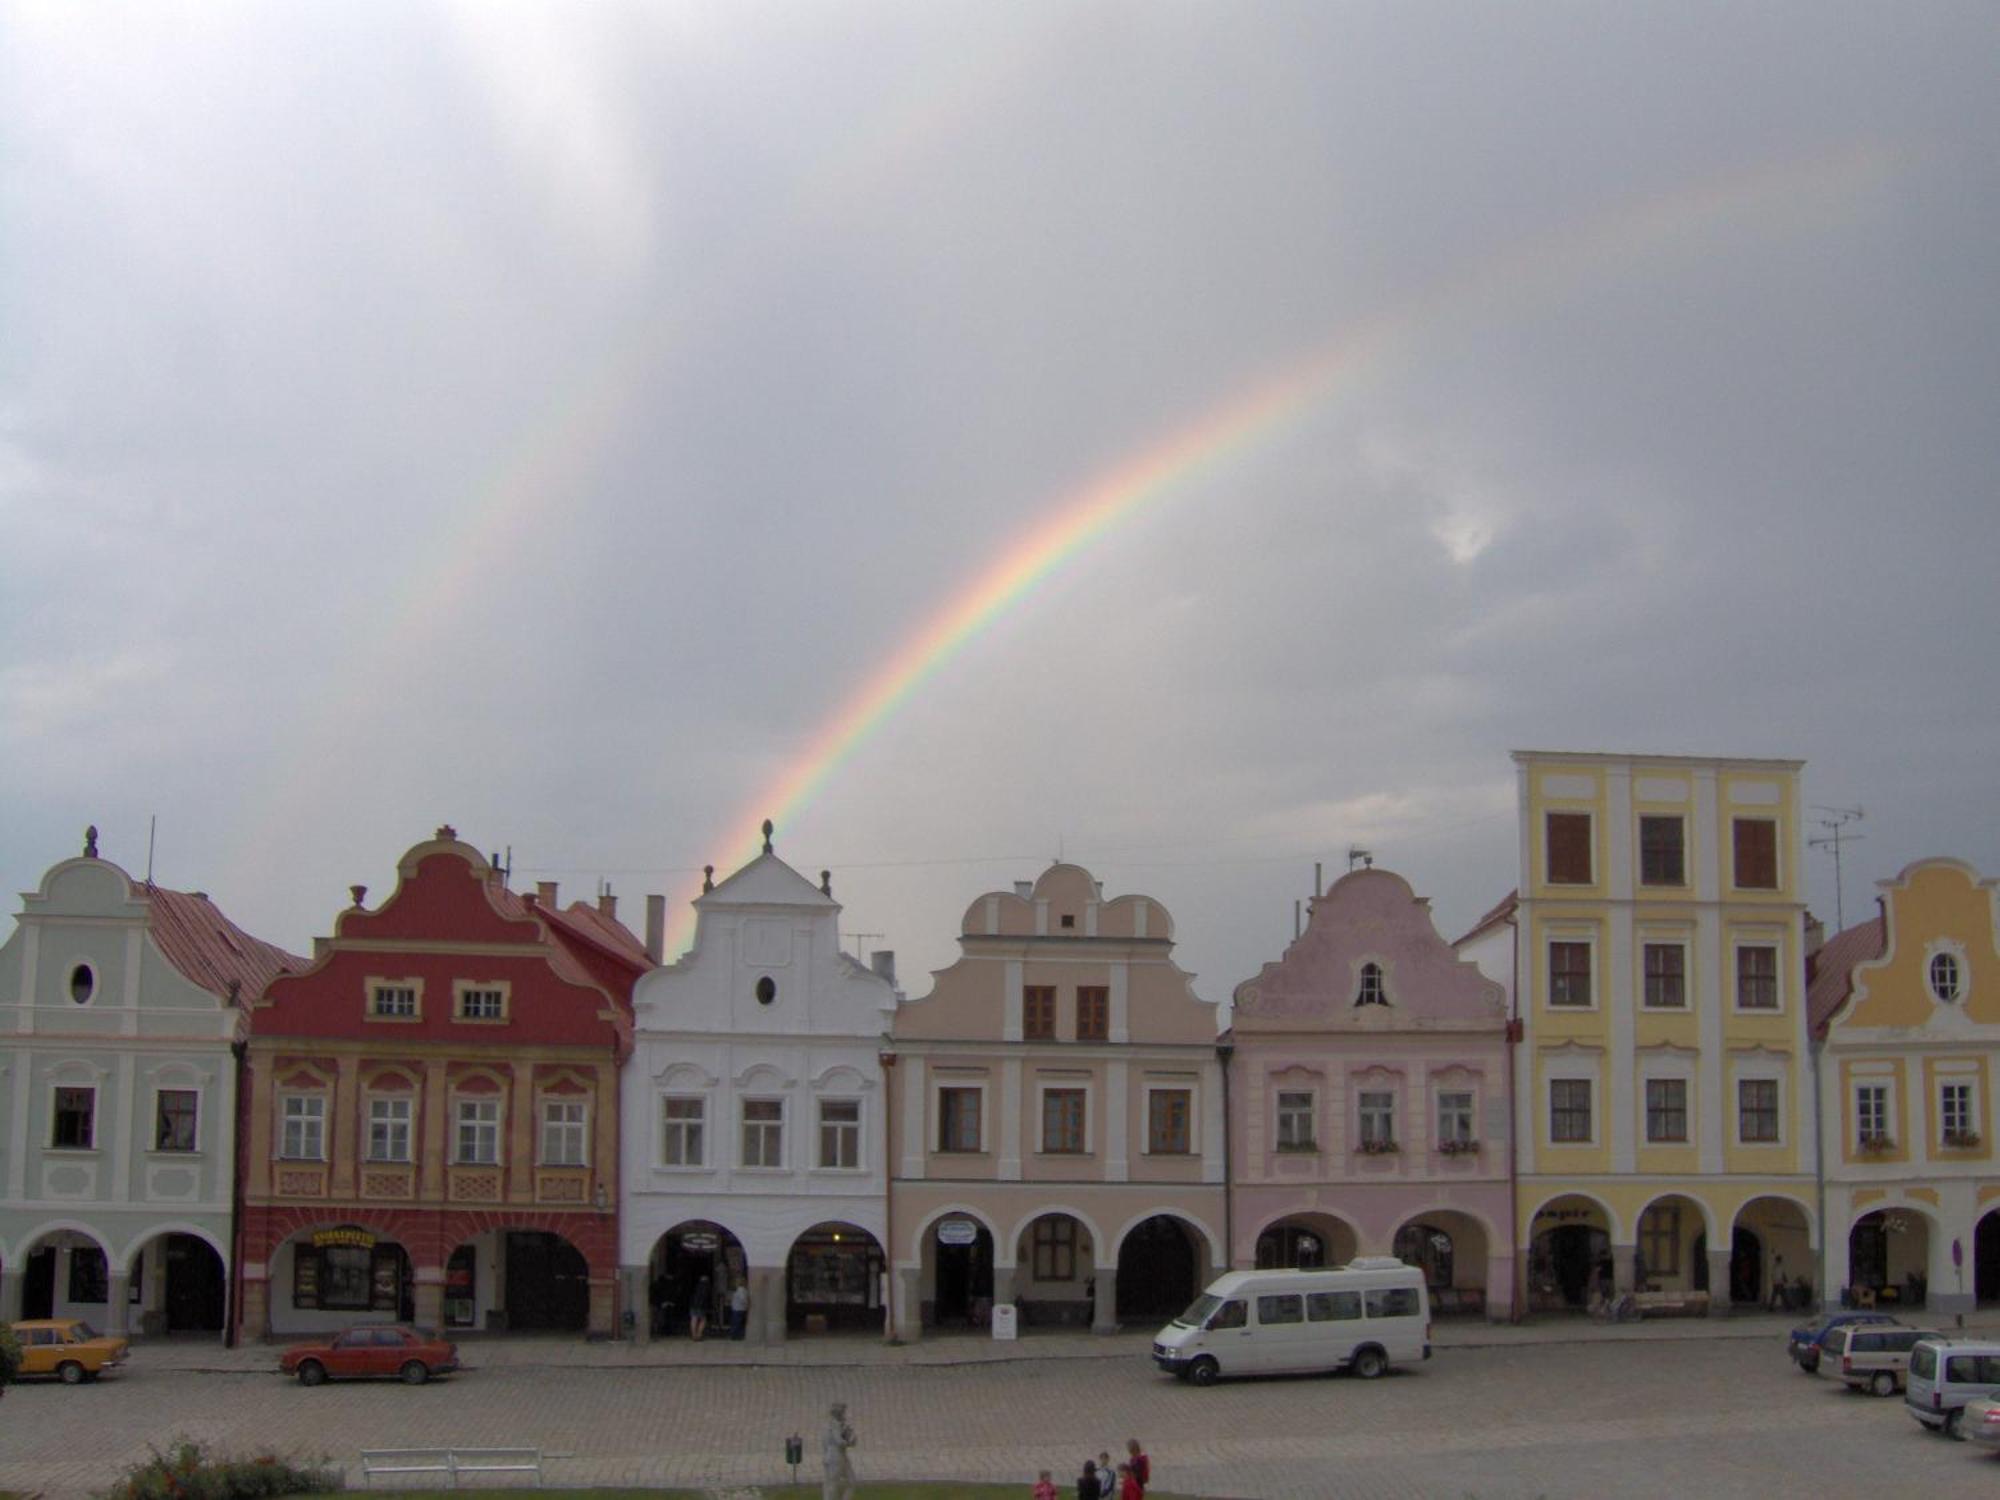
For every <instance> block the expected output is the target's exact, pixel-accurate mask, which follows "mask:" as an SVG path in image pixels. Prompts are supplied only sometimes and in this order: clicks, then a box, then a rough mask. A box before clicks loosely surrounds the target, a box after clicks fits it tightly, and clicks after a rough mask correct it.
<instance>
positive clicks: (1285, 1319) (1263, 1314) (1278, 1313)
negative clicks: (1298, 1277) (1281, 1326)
mask: <svg viewBox="0 0 2000 1500" xmlns="http://www.w3.org/2000/svg"><path fill="white" fill-rule="evenodd" d="M1305 1320H1306V1307H1305V1299H1304V1298H1303V1297H1301V1296H1300V1295H1299V1294H1298V1293H1297V1292H1280V1293H1279V1294H1278V1295H1276V1296H1274V1297H1259V1298H1258V1299H1257V1321H1258V1322H1259V1323H1303V1322H1305Z"/></svg>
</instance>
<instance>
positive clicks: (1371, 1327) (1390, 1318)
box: [1153, 1255, 1431, 1385]
mask: <svg viewBox="0 0 2000 1500" xmlns="http://www.w3.org/2000/svg"><path fill="white" fill-rule="evenodd" d="M1430 1357H1431V1307H1430V1296H1429V1293H1428V1292H1427V1291H1426V1290H1425V1288H1424V1273H1423V1271H1422V1270H1421V1269H1420V1268H1419V1267H1416V1266H1406V1265H1404V1264H1403V1262H1401V1261H1400V1260H1397V1259H1395V1258H1394V1257H1393V1256H1386V1255H1376V1256H1364V1257H1362V1258H1361V1259H1358V1260H1353V1261H1349V1262H1348V1263H1347V1264H1346V1265H1344V1266H1336V1267H1331V1268H1329V1269H1327V1270H1324V1271H1231V1272H1230V1273H1229V1274H1228V1275H1226V1276H1220V1277H1217V1278H1216V1280H1215V1281H1213V1282H1212V1283H1210V1285H1209V1288H1208V1290H1207V1291H1206V1292H1203V1293H1202V1294H1201V1296H1199V1297H1197V1298H1196V1299H1195V1303H1194V1306H1192V1307H1190V1308H1189V1309H1188V1310H1187V1311H1186V1312H1184V1313H1182V1314H1181V1315H1180V1316H1179V1317H1178V1318H1175V1319H1174V1320H1173V1322H1171V1323H1169V1324H1168V1325H1167V1326H1166V1327H1165V1328H1162V1329H1161V1330H1160V1332H1159V1334H1158V1335H1157V1336H1156V1337H1155V1338H1154V1340H1153V1363H1154V1364H1156V1365H1158V1366H1159V1367H1160V1368H1161V1369H1162V1370H1165V1371H1167V1372H1168V1373H1169V1374H1173V1375H1178V1376H1179V1377H1180V1378H1181V1379H1183V1380H1192V1381H1193V1382H1194V1383H1195V1384H1196V1385H1209V1384H1211V1383H1213V1382H1214V1381H1215V1380H1216V1378H1217V1377H1219V1376H1222V1375H1278V1374H1286V1373H1296V1372H1300V1371H1313V1370H1337V1369H1341V1368H1343V1367H1346V1368H1350V1369H1352V1370H1353V1371H1354V1373H1355V1374H1357V1375H1359V1376H1361V1378H1362V1379H1364V1380H1373V1379H1374V1378H1375V1377H1376V1376H1377V1375H1380V1374H1381V1373H1382V1372H1383V1371H1384V1370H1386V1369H1388V1368H1389V1366H1390V1365H1392V1364H1399V1363H1404V1362H1406V1361H1409V1360H1415V1359H1429V1358H1430Z"/></svg>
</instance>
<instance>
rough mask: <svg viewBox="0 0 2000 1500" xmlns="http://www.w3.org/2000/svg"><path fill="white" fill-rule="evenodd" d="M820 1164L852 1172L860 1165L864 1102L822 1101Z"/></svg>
mask: <svg viewBox="0 0 2000 1500" xmlns="http://www.w3.org/2000/svg"><path fill="white" fill-rule="evenodd" d="M819 1164H820V1165H821V1166H822V1167H833V1168H839V1169H851V1168H854V1167H858V1166H860V1165H861V1101H860V1100H859V1099H822V1100H820V1101H819Z"/></svg>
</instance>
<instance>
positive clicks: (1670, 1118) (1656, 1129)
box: [1646, 1078, 1688, 1143]
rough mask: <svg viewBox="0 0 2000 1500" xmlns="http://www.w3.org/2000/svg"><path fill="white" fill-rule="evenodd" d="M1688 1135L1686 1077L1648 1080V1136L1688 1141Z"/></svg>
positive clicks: (1668, 1140)
mask: <svg viewBox="0 0 2000 1500" xmlns="http://www.w3.org/2000/svg"><path fill="white" fill-rule="evenodd" d="M1687 1138H1688V1086H1687V1080H1686V1079H1684V1078H1648V1079H1647V1080H1646V1139H1647V1140H1648V1141H1652V1142H1663V1143H1667V1142H1685V1141H1686V1140H1687Z"/></svg>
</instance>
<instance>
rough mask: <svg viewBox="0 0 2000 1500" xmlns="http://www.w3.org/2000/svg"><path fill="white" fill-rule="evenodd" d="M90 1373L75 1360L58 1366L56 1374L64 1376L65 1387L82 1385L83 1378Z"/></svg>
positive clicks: (65, 1361)
mask: <svg viewBox="0 0 2000 1500" xmlns="http://www.w3.org/2000/svg"><path fill="white" fill-rule="evenodd" d="M87 1373H89V1372H88V1371H86V1370H85V1369H84V1368H83V1366H82V1365H80V1364H78V1363H77V1362H76V1361H75V1360H73V1359H66V1360H64V1361H63V1362H62V1363H61V1364H59V1365H57V1366H56V1374H58V1375H60V1376H62V1383H63V1384H64V1385H82V1384H83V1377H84V1376H85V1375H86V1374H87Z"/></svg>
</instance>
